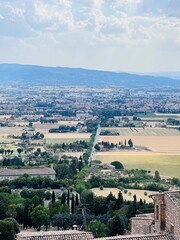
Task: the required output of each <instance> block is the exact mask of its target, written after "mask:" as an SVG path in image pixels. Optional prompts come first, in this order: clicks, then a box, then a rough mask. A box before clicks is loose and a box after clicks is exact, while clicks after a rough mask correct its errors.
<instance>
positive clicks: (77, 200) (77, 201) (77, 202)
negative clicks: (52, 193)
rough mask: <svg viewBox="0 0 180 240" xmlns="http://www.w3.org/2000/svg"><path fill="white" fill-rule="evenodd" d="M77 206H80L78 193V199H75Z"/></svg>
mask: <svg viewBox="0 0 180 240" xmlns="http://www.w3.org/2000/svg"><path fill="white" fill-rule="evenodd" d="M75 206H76V207H77V206H79V197H78V194H77V193H76V199H75Z"/></svg>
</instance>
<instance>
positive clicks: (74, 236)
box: [17, 230, 94, 240]
mask: <svg viewBox="0 0 180 240" xmlns="http://www.w3.org/2000/svg"><path fill="white" fill-rule="evenodd" d="M17 236H19V237H22V238H24V239H26V240H40V239H42V240H43V239H46V240H48V239H58V240H80V239H81V240H88V239H89V240H92V239H94V238H93V235H92V233H89V232H82V231H77V230H66V231H48V232H44V231H40V232H21V233H19V234H17ZM48 237H49V238H48ZM52 237H53V238H52ZM56 237H58V238H56Z"/></svg>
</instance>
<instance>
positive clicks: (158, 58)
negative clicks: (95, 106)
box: [0, 0, 180, 72]
mask: <svg viewBox="0 0 180 240" xmlns="http://www.w3.org/2000/svg"><path fill="white" fill-rule="evenodd" d="M5 62H6V63H22V64H38V65H49V66H67V67H81V68H90V69H104V70H117V71H130V72H154V71H180V0H11V1H8V0H0V63H5Z"/></svg>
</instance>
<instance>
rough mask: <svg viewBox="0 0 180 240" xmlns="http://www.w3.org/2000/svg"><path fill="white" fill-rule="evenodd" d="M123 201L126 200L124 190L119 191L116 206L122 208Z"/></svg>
mask: <svg viewBox="0 0 180 240" xmlns="http://www.w3.org/2000/svg"><path fill="white" fill-rule="evenodd" d="M123 202H124V199H123V195H122V192H121V191H119V193H118V197H117V200H116V208H117V209H119V208H121V207H122V206H123Z"/></svg>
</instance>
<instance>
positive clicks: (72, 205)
mask: <svg viewBox="0 0 180 240" xmlns="http://www.w3.org/2000/svg"><path fill="white" fill-rule="evenodd" d="M71 213H72V214H73V213H74V194H72V199H71Z"/></svg>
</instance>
